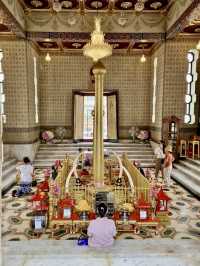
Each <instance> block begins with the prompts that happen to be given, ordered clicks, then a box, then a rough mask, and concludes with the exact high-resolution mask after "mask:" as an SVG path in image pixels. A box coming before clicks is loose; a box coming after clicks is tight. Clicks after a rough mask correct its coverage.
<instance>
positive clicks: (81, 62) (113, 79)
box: [40, 56, 151, 137]
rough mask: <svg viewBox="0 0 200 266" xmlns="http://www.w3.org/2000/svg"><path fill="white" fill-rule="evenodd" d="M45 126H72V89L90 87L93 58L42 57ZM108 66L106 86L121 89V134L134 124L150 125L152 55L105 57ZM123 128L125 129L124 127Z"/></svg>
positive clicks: (123, 134) (42, 94) (42, 108)
mask: <svg viewBox="0 0 200 266" xmlns="http://www.w3.org/2000/svg"><path fill="white" fill-rule="evenodd" d="M40 62H41V73H40V77H41V79H40V82H41V84H40V86H41V93H40V111H41V126H42V127H43V128H45V126H46V127H48V126H59V125H63V126H67V127H68V128H69V127H70V126H72V90H73V89H81V90H83V89H88V80H89V70H90V67H91V65H92V64H91V61H90V60H89V59H87V58H84V57H83V56H52V60H51V62H50V63H46V62H45V60H44V57H41V59H40ZM103 62H104V64H105V67H106V69H107V74H106V77H105V89H117V90H119V128H121V130H120V132H121V133H120V136H121V137H127V136H128V129H129V127H131V126H132V125H141V126H148V125H149V118H150V116H149V91H150V90H149V87H150V78H151V76H150V58H148V59H147V62H146V63H145V64H142V63H140V56H131V57H128V56H124V57H122V56H114V57H110V58H107V59H105V60H103ZM122 128H123V129H122Z"/></svg>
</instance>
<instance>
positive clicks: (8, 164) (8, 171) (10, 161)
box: [1, 158, 17, 194]
mask: <svg viewBox="0 0 200 266" xmlns="http://www.w3.org/2000/svg"><path fill="white" fill-rule="evenodd" d="M16 164H17V160H16V159H15V158H4V162H3V167H2V180H1V181H2V182H1V191H2V194H4V193H5V192H6V191H7V190H8V189H9V188H10V187H11V186H12V185H14V184H15V182H16Z"/></svg>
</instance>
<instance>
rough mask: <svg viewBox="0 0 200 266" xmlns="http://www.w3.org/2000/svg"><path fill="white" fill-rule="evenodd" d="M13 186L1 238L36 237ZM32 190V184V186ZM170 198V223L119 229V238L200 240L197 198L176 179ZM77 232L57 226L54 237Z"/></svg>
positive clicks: (4, 203)
mask: <svg viewBox="0 0 200 266" xmlns="http://www.w3.org/2000/svg"><path fill="white" fill-rule="evenodd" d="M35 172H36V176H37V180H38V182H41V181H42V180H43V172H42V170H41V169H36V171H35ZM13 189H16V188H12V189H11V190H10V191H9V192H8V193H7V194H6V195H5V196H4V197H3V199H2V212H3V215H2V216H3V217H2V239H3V240H10V241H18V240H27V239H33V238H36V236H35V235H34V233H33V231H32V230H31V229H30V219H31V217H32V214H33V213H32V210H31V205H30V203H29V202H27V198H26V197H23V198H12V196H11V194H12V190H13ZM33 190H34V188H33ZM167 193H168V195H169V196H170V197H171V198H172V201H171V203H170V208H169V210H170V216H171V225H170V226H168V227H162V226H160V228H159V229H158V232H157V233H156V234H155V232H153V231H151V230H150V229H146V228H144V229H143V230H141V231H140V233H139V234H132V233H122V234H118V236H117V238H118V239H146V238H171V239H199V240H200V201H199V200H198V199H196V198H195V197H194V196H193V195H191V194H190V193H188V192H187V191H186V190H185V189H184V188H182V187H180V186H179V185H178V184H177V183H175V182H173V185H172V186H171V188H170V189H169V191H167ZM37 237H39V239H50V238H51V232H50V230H48V229H47V230H46V232H45V233H43V234H41V235H40V236H37ZM77 238H78V235H70V234H67V233H66V232H65V231H64V230H62V229H60V230H58V231H57V232H56V233H55V235H54V239H62V240H67V239H70V240H71V239H77Z"/></svg>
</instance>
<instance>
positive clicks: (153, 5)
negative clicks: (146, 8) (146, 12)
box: [150, 1, 162, 9]
mask: <svg viewBox="0 0 200 266" xmlns="http://www.w3.org/2000/svg"><path fill="white" fill-rule="evenodd" d="M150 7H151V8H153V9H158V8H161V7H162V3H161V2H159V1H158V2H153V3H152V4H151V5H150Z"/></svg>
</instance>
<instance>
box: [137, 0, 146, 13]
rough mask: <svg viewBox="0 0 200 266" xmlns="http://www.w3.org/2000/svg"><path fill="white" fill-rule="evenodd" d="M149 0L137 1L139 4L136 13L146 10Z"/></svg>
mask: <svg viewBox="0 0 200 266" xmlns="http://www.w3.org/2000/svg"><path fill="white" fill-rule="evenodd" d="M146 1H147V0H137V3H136V4H135V11H137V12H141V11H143V10H144V4H145V2H146Z"/></svg>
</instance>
